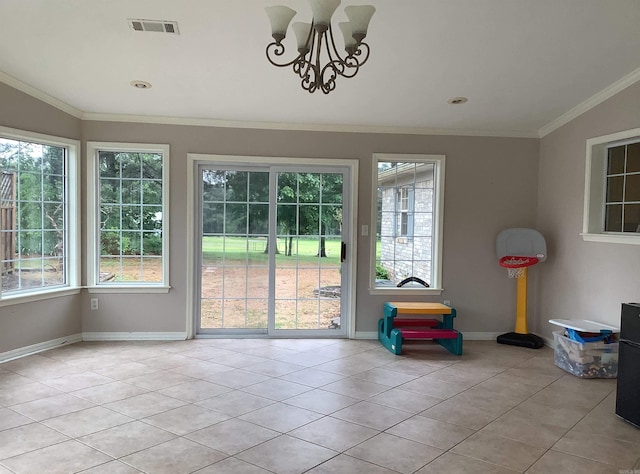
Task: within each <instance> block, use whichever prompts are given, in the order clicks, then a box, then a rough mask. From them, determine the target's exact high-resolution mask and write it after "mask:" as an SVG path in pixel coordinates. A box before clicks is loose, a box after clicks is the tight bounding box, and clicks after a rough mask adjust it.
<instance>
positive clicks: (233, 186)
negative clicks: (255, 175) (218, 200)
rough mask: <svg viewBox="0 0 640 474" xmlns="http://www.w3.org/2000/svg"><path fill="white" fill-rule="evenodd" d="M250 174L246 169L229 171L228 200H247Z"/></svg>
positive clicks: (226, 196) (226, 197)
mask: <svg viewBox="0 0 640 474" xmlns="http://www.w3.org/2000/svg"><path fill="white" fill-rule="evenodd" d="M248 179H249V174H248V173H247V172H246V171H227V192H226V195H225V200H226V201H239V202H244V201H246V200H247V185H248Z"/></svg>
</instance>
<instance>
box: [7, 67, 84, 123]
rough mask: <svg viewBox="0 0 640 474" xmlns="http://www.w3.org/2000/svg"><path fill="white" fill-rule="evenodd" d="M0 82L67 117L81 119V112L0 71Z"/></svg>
mask: <svg viewBox="0 0 640 474" xmlns="http://www.w3.org/2000/svg"><path fill="white" fill-rule="evenodd" d="M0 82H4V83H5V84H7V85H8V86H11V87H13V88H14V89H17V90H19V91H20V92H24V93H25V94H27V95H30V96H31V97H34V98H35V99H38V100H41V101H42V102H44V103H46V104H49V105H51V106H53V107H55V108H56V109H60V110H62V111H63V112H66V113H68V114H69V115H73V116H74V117H76V118H82V110H79V109H76V108H75V107H73V106H71V105H69V104H67V103H66V102H63V101H61V100H60V99H56V98H55V97H53V96H50V95H49V94H47V93H45V92H42V91H41V90H40V89H36V88H35V87H32V86H30V85H29V84H25V83H24V82H22V81H20V80H18V79H16V78H15V77H12V76H10V75H9V74H7V73H4V72H2V71H0Z"/></svg>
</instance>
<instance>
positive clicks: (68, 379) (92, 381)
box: [43, 372, 113, 392]
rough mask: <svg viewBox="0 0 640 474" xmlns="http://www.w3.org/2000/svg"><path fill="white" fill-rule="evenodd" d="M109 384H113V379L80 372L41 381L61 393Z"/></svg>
mask: <svg viewBox="0 0 640 474" xmlns="http://www.w3.org/2000/svg"><path fill="white" fill-rule="evenodd" d="M109 382H113V379H110V378H109V377H105V376H104V375H99V374H96V373H93V372H80V373H79V374H71V375H65V376H64V377H56V378H51V379H46V380H44V381H43V383H45V384H47V385H49V386H50V387H53V388H56V389H58V390H60V391H61V392H73V391H75V390H82V389H83V388H89V387H95V386H96V385H104V384H106V383H109Z"/></svg>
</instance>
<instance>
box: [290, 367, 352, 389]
mask: <svg viewBox="0 0 640 474" xmlns="http://www.w3.org/2000/svg"><path fill="white" fill-rule="evenodd" d="M280 378H281V379H282V380H288V381H289V382H295V383H299V384H302V385H308V386H309V387H313V388H319V387H322V386H323V385H327V384H329V383H332V382H336V381H338V380H341V379H343V378H344V376H343V375H339V374H334V373H331V372H326V371H324V370H318V369H315V368H313V367H308V368H306V369H302V370H298V371H296V372H291V373H290V374H286V375H283V376H281V377H280Z"/></svg>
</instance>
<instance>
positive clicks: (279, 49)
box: [265, 41, 300, 67]
mask: <svg viewBox="0 0 640 474" xmlns="http://www.w3.org/2000/svg"><path fill="white" fill-rule="evenodd" d="M284 52H285V48H284V45H283V44H278V43H276V42H275V41H274V42H273V43H270V44H268V45H267V48H266V50H265V53H266V56H267V60H268V61H269V62H270V63H271V64H273V65H274V66H278V67H287V66H291V65H292V64H294V63H295V62H296V61H299V60H300V55H298V56H297V57H295V58H293V59H292V60H291V61H289V62H287V63H278V62H276V61H274V60H273V59H272V58H271V55H272V54H273V55H274V56H275V57H280V56H282V55H283V54H284Z"/></svg>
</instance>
